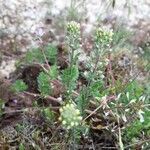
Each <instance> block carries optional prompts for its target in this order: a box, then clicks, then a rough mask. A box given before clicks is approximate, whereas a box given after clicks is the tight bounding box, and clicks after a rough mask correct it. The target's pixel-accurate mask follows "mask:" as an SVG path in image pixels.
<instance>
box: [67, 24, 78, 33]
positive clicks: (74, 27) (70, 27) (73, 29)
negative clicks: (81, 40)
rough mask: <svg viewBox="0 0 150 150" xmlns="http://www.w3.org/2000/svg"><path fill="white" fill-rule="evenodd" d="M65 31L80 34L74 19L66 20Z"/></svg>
mask: <svg viewBox="0 0 150 150" xmlns="http://www.w3.org/2000/svg"><path fill="white" fill-rule="evenodd" d="M67 32H68V33H69V34H72V35H79V34H80V24H79V23H77V22H75V21H71V22H68V24H67Z"/></svg>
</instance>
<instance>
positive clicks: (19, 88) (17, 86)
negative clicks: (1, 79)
mask: <svg viewBox="0 0 150 150" xmlns="http://www.w3.org/2000/svg"><path fill="white" fill-rule="evenodd" d="M27 88H28V86H27V85H26V84H25V83H24V82H23V80H16V81H15V83H13V84H12V86H11V89H12V91H14V92H23V91H25V90H27Z"/></svg>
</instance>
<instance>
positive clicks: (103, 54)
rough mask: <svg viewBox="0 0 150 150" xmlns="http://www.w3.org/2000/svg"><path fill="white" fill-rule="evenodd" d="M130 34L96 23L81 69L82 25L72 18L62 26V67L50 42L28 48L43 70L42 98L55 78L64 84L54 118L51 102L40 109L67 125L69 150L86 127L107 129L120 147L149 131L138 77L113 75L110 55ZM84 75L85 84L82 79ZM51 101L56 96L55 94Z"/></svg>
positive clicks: (29, 55) (86, 132) (28, 57)
mask: <svg viewBox="0 0 150 150" xmlns="http://www.w3.org/2000/svg"><path fill="white" fill-rule="evenodd" d="M114 6H115V1H113V7H114ZM128 35H129V34H128V32H127V31H126V30H124V29H119V30H114V31H112V30H109V29H106V28H96V29H95V30H94V32H93V35H92V42H93V43H92V44H93V45H92V50H91V51H90V52H89V54H88V55H87V58H86V60H85V61H84V62H83V65H84V67H85V68H86V69H84V70H82V69H81V68H80V64H79V56H81V53H82V52H83V50H82V48H81V46H80V45H81V30H80V24H79V23H77V22H74V21H71V22H68V23H67V25H66V41H65V42H66V45H67V48H68V53H67V54H68V59H67V60H69V61H68V65H67V67H66V68H64V69H60V68H59V66H57V64H58V63H57V53H58V52H57V48H56V47H55V46H53V45H52V44H50V45H48V46H45V47H43V46H42V48H37V49H33V50H32V51H30V52H28V53H27V55H26V61H27V62H28V63H35V62H37V63H42V67H43V71H42V72H40V73H39V75H38V77H37V82H38V90H39V92H40V94H41V98H43V96H51V95H52V94H53V93H52V92H53V90H54V86H53V83H54V82H55V81H56V82H57V83H60V84H61V85H62V87H63V88H64V89H63V90H64V91H63V92H62V93H61V94H60V95H59V96H60V97H61V98H62V99H63V100H62V101H61V103H59V104H58V106H59V112H58V108H57V111H56V114H57V116H58V117H56V115H55V113H54V111H53V107H51V106H49V105H48V106H47V105H46V106H43V107H42V108H40V110H41V111H40V112H41V113H42V114H43V116H44V117H45V119H46V120H47V121H48V123H50V125H54V124H59V125H60V127H62V129H65V135H66V137H67V142H69V145H71V149H75V148H76V146H75V144H79V143H80V139H81V137H85V135H88V136H90V134H89V132H90V130H89V129H96V130H100V132H101V131H102V132H101V133H104V134H105V132H106V130H107V131H109V132H110V133H111V134H112V135H113V136H114V135H115V137H116V139H117V141H116V142H118V145H119V146H120V149H124V147H126V144H128V143H130V141H133V139H136V140H137V139H138V140H140V137H141V136H144V137H145V136H148V134H150V130H149V128H150V124H149V122H150V120H149V119H150V118H149V112H150V111H149V109H148V106H149V101H148V100H147V96H146V95H145V90H144V88H143V86H141V85H140V84H139V83H138V82H137V81H136V79H132V80H131V81H130V82H128V83H125V82H124V80H123V79H122V78H124V77H122V78H119V79H115V76H114V74H113V73H114V72H113V68H112V63H113V61H112V60H111V54H112V53H113V52H114V51H115V50H116V48H117V47H123V46H125V44H127V40H128V38H127V37H128ZM112 50H114V51H112ZM44 63H46V65H47V67H46V68H44V67H45V66H44ZM82 78H83V79H84V80H85V83H84V82H83V83H80V82H81V81H80V80H81V79H82ZM13 86H14V85H13ZM26 88H27V87H26V86H25V84H24V83H22V82H21V81H19V82H18V81H16V83H15V89H16V91H17V92H18V91H19V92H20V91H23V90H25V89H26ZM43 99H44V98H43ZM54 100H55V101H57V99H55V97H54ZM35 107H36V108H38V107H40V106H38V105H35ZM95 107H96V108H95ZM89 112H90V114H89ZM58 118H59V120H58ZM95 122H96V123H95ZM95 124H96V127H94V125H95ZM99 127H100V128H99ZM121 127H123V128H121ZM142 130H143V132H144V134H143V133H142V132H141V131H142ZM97 133H98V132H97ZM66 137H64V138H66Z"/></svg>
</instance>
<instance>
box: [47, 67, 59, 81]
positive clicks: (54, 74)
mask: <svg viewBox="0 0 150 150" xmlns="http://www.w3.org/2000/svg"><path fill="white" fill-rule="evenodd" d="M48 74H49V76H50V78H51V80H53V79H56V78H57V76H58V69H57V66H56V65H53V66H51V68H50V70H49V72H48Z"/></svg>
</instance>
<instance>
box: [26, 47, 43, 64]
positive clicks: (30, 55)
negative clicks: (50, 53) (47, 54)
mask: <svg viewBox="0 0 150 150" xmlns="http://www.w3.org/2000/svg"><path fill="white" fill-rule="evenodd" d="M25 60H26V62H27V63H33V62H39V63H43V62H44V61H45V59H44V56H43V54H42V51H41V50H40V49H39V48H34V49H32V50H31V51H28V52H27V54H26V58H25Z"/></svg>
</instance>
